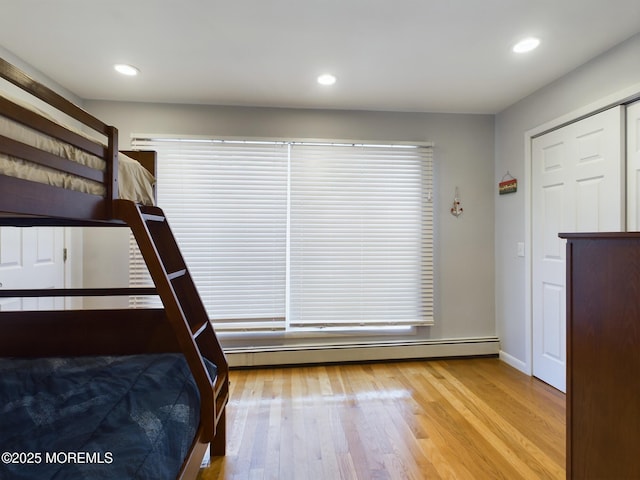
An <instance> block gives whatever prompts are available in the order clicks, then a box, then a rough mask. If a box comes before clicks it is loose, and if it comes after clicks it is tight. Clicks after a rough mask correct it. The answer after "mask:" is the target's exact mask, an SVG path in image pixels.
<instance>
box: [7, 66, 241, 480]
mask: <svg viewBox="0 0 640 480" xmlns="http://www.w3.org/2000/svg"><path fill="white" fill-rule="evenodd" d="M0 76H1V77H2V78H4V79H5V80H7V81H9V82H10V83H12V84H14V85H16V86H18V87H19V88H21V89H22V90H24V91H25V92H28V93H29V94H31V95H33V96H34V97H37V98H38V99H40V100H42V101H44V102H45V103H46V104H48V105H50V106H51V107H54V108H55V109H56V110H57V111H59V112H62V113H64V114H65V115H67V116H68V117H70V118H72V119H74V120H75V121H76V122H78V123H80V124H81V125H82V127H81V128H82V130H83V131H84V130H87V129H91V130H92V131H94V132H98V133H99V134H101V135H103V136H104V137H105V139H106V141H105V142H104V143H105V144H106V145H104V144H102V143H95V142H92V141H90V140H87V138H86V137H85V136H83V135H78V134H77V133H75V132H74V131H73V130H70V129H67V128H66V127H63V126H60V125H58V124H56V123H54V122H52V121H50V119H48V118H46V117H43V116H41V115H39V114H38V113H34V112H33V111H30V110H28V109H25V108H23V107H22V106H20V105H19V104H16V103H14V102H13V101H11V100H7V99H6V98H4V97H2V96H0V115H1V116H4V117H8V118H11V119H12V120H13V121H16V122H19V123H21V124H23V125H26V126H29V127H30V128H33V129H35V130H37V131H39V132H42V133H44V134H46V135H48V136H50V137H53V138H56V139H58V140H60V141H63V142H65V143H67V144H69V145H72V146H73V147H74V148H79V149H82V150H84V151H87V152H90V153H91V154H93V155H95V156H97V157H99V158H102V159H104V160H105V161H106V165H107V168H106V170H105V171H104V172H103V171H98V170H90V169H88V168H86V167H83V166H80V165H78V164H77V163H75V162H73V161H69V160H66V159H63V158H60V157H57V156H55V155H52V154H50V153H46V152H44V151H42V150H39V149H36V148H33V147H30V146H27V145H25V144H22V143H20V142H17V141H14V140H12V139H10V138H7V137H4V136H1V135H0V153H4V154H6V155H10V156H12V157H17V158H21V159H26V160H28V161H30V162H34V163H37V164H40V165H44V166H47V167H50V168H54V169H56V170H59V171H63V172H67V173H70V174H73V175H78V176H81V177H85V178H90V179H92V180H94V181H98V182H100V183H101V184H103V185H104V188H105V191H106V194H105V195H104V196H95V195H90V194H86V193H81V192H78V191H73V190H68V189H65V188H59V187H54V186H50V185H46V184H41V183H36V182H33V181H28V180H22V179H18V178H14V177H10V176H5V175H0V212H1V213H0V226H20V227H28V226H120V227H127V226H128V227H129V228H131V230H132V232H133V234H134V236H135V238H136V241H137V243H138V245H139V247H140V251H141V253H142V256H143V258H144V260H145V262H146V264H147V267H148V269H149V272H150V274H151V277H152V280H153V282H154V284H155V288H133V289H131V288H104V289H58V290H2V289H0V297H5V298H6V297H10V298H13V297H35V296H43V297H53V296H60V297H71V296H114V295H125V296H127V295H149V294H154V295H158V296H159V297H160V298H161V300H162V303H163V305H164V308H162V309H133V308H132V309H120V310H104V311H102V310H100V311H95V310H94V311H90V312H89V314H88V311H87V310H62V311H19V312H15V311H13V312H11V311H0V331H1V332H2V334H1V335H0V356H3V357H7V356H14V357H45V356H84V355H129V354H137V353H159V352H181V353H182V354H183V355H184V357H185V359H186V361H187V363H188V365H189V369H190V371H191V373H192V375H193V378H194V379H195V382H196V385H197V388H198V392H199V394H200V423H199V427H198V428H197V433H196V436H195V439H194V440H193V443H192V445H191V448H190V450H189V453H188V455H187V457H186V458H185V459H184V463H183V465H182V468H181V471H180V475H179V478H195V477H196V476H197V473H198V470H199V468H200V465H201V461H202V458H203V456H204V454H205V452H206V450H207V448H208V447H209V446H210V448H211V455H213V456H220V455H224V454H225V437H226V433H225V406H226V404H227V401H228V392H229V377H228V364H227V361H226V358H225V354H224V352H223V350H222V348H221V346H220V343H219V341H218V339H217V337H216V334H215V332H214V330H213V328H212V325H211V322H210V321H209V318H208V315H207V313H206V310H205V308H204V306H203V304H202V301H201V299H200V296H199V294H198V291H197V289H196V287H195V285H194V283H193V280H192V278H191V276H190V274H189V271H188V269H187V267H186V264H185V262H184V259H183V257H182V255H181V253H180V250H179V248H178V245H177V243H176V241H175V238H174V236H173V234H172V232H171V229H170V227H169V224H168V223H167V220H166V218H165V216H164V213H163V211H162V210H161V209H160V208H158V207H152V206H141V205H138V204H136V203H134V202H133V201H130V200H121V199H119V195H118V185H119V183H118V182H119V179H118V163H117V162H118V131H117V129H116V128H115V127H113V126H109V125H106V124H104V123H103V122H101V121H100V120H98V119H97V118H95V117H93V116H92V115H90V114H89V113H87V112H85V111H84V110H82V109H80V108H79V107H77V106H76V105H74V104H73V103H71V102H69V101H68V100H67V99H65V98H64V97H62V96H60V95H58V94H57V93H55V92H54V91H53V90H51V89H49V88H48V87H46V86H45V85H42V84H41V83H39V82H37V81H35V80H33V79H32V78H30V77H29V76H28V75H26V74H25V73H23V72H22V71H21V70H19V69H18V68H16V67H15V66H13V65H11V64H10V63H9V62H7V61H6V60H4V59H1V58H0ZM128 155H129V156H132V157H138V159H139V160H140V161H141V163H142V164H143V165H149V164H151V165H153V164H154V163H155V162H154V160H155V154H154V153H151V154H150V153H149V152H142V153H140V154H138V153H136V152H128ZM204 358H206V359H208V360H210V361H211V362H212V363H214V364H215V365H216V367H217V376H216V377H215V378H211V376H210V375H209V373H208V371H207V368H206V366H205V362H204V360H203V359H204Z"/></svg>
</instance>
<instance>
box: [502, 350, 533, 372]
mask: <svg viewBox="0 0 640 480" xmlns="http://www.w3.org/2000/svg"><path fill="white" fill-rule="evenodd" d="M499 356H500V360H502V361H503V362H504V363H506V364H507V365H511V366H512V367H513V368H515V369H517V370H520V371H521V372H522V373H525V374H527V375H531V369H530V368H529V366H528V365H527V364H526V363H525V362H523V361H522V360H519V359H517V358H516V357H514V356H512V355H509V354H508V353H506V352H504V351H503V350H500V354H499Z"/></svg>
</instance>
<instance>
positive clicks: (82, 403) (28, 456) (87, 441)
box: [0, 354, 216, 480]
mask: <svg viewBox="0 0 640 480" xmlns="http://www.w3.org/2000/svg"><path fill="white" fill-rule="evenodd" d="M207 367H208V368H209V371H210V374H211V375H212V378H215V375H216V367H215V365H213V364H211V363H209V362H207ZM199 420H200V396H199V393H198V389H197V387H196V384H195V381H194V379H193V377H192V375H191V372H190V370H189V367H188V365H187V362H186V360H185V358H184V356H182V355H181V354H149V355H147V354H145V355H130V356H95V357H68V358H67V357H55V358H30V359H23V358H11V359H9V358H0V456H1V458H0V478H1V479H5V478H6V479H36V478H37V479H67V478H72V479H106V478H109V479H154V480H156V479H172V478H175V477H176V476H177V475H178V473H179V471H180V468H181V466H182V463H183V461H184V458H185V456H186V454H187V452H188V451H189V448H190V446H191V444H192V442H193V440H194V437H195V433H196V430H197V427H198V423H199Z"/></svg>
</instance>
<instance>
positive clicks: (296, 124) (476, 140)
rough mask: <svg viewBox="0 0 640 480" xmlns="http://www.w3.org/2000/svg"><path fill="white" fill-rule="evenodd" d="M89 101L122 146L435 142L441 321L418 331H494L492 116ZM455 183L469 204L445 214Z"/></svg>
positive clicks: (453, 334)
mask: <svg viewBox="0 0 640 480" xmlns="http://www.w3.org/2000/svg"><path fill="white" fill-rule="evenodd" d="M85 107H86V108H87V109H88V110H89V111H90V112H91V113H93V114H94V115H95V116H97V117H98V118H100V119H101V120H103V121H105V122H107V123H111V124H114V125H116V126H117V127H118V129H119V134H120V137H119V138H120V147H121V148H128V147H129V140H130V136H131V134H132V133H156V134H159V133H165V134H171V133H173V134H186V135H209V136H218V137H242V138H248V137H259V138H296V139H300V138H322V139H333V138H338V139H349V140H383V141H418V142H419V141H433V142H435V150H434V153H435V172H436V176H437V182H438V186H437V190H436V192H435V194H436V197H435V202H436V203H435V209H436V212H437V223H436V229H437V235H436V298H437V300H436V306H435V307H436V308H435V323H436V324H435V326H433V327H429V328H423V329H422V330H421V331H420V332H419V337H420V338H423V339H460V338H475V337H493V336H495V310H494V299H495V292H494V274H493V269H494V258H493V254H494V250H493V243H494V238H493V236H494V229H493V225H494V198H493V190H494V182H493V159H494V151H493V142H494V129H493V116H491V115H448V114H414V113H386V112H361V111H326V110H296V109H273V108H234V107H214V106H195V105H167V104H136V103H118V102H105V101H87V102H85ZM456 186H458V187H459V191H460V199H461V202H462V206H463V208H464V214H463V215H462V216H461V217H459V218H457V219H456V218H455V217H453V216H451V215H450V213H449V209H450V208H451V203H452V202H453V195H454V189H455V187H456ZM125 253H126V252H125ZM117 264H118V265H122V267H123V268H125V266H126V262H125V260H124V259H121V260H118V263H117ZM88 280H89V281H91V279H88Z"/></svg>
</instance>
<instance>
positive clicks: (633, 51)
mask: <svg viewBox="0 0 640 480" xmlns="http://www.w3.org/2000/svg"><path fill="white" fill-rule="evenodd" d="M635 86H638V94H640V35H636V36H634V37H632V38H630V39H628V40H627V41H626V42H623V43H622V44H620V45H618V46H617V47H615V48H613V49H612V50H610V51H608V52H605V53H604V54H602V55H600V56H599V57H597V58H595V59H593V60H592V61H590V62H588V63H586V64H584V65H583V66H581V67H579V68H577V69H576V70H574V71H573V72H571V73H569V74H568V75H566V76H564V77H562V78H560V79H558V80H556V81H555V82H553V83H551V84H549V85H547V86H546V87H544V88H542V89H540V90H538V91H537V92H535V93H534V94H532V95H530V96H528V97H527V98H525V99H523V100H521V101H520V102H518V103H516V104H514V105H512V106H510V107H509V108H507V109H505V110H504V111H502V112H500V113H499V114H498V115H496V121H495V155H496V156H495V181H499V179H500V178H501V177H502V175H504V173H505V172H506V171H509V172H510V173H511V174H512V175H513V176H515V177H517V178H518V179H519V180H520V183H521V184H522V185H523V186H524V185H525V184H526V179H527V178H528V175H529V172H527V171H525V145H524V142H525V134H526V132H528V131H531V130H532V129H535V128H537V127H539V126H540V125H545V124H547V123H549V122H551V123H553V122H554V121H555V120H556V119H558V118H561V117H566V116H569V117H570V116H571V115H572V114H573V113H574V112H578V111H583V110H584V109H585V108H586V107H588V106H590V105H593V104H598V103H599V102H600V101H601V100H603V99H606V98H609V97H616V95H617V93H618V92H623V91H628V90H635ZM527 193H528V192H526V191H525V189H524V188H522V189H521V188H518V192H517V193H516V194H513V195H503V196H499V195H498V194H497V192H495V193H494V195H495V222H496V223H495V259H496V263H495V278H496V327H497V332H498V335H499V337H500V341H501V349H502V352H503V353H504V354H506V355H507V356H509V357H510V359H511V360H513V361H514V362H515V363H516V364H519V365H517V366H521V367H527V366H528V365H529V363H530V359H529V358H528V348H527V341H528V339H529V332H528V330H529V325H528V323H527V320H526V318H527V312H526V310H525V294H526V292H525V288H526V271H525V267H526V265H525V259H524V258H522V257H517V255H516V244H517V242H528V241H529V239H527V238H525V232H526V223H525V222H526V219H527V215H526V213H527V212H526V210H525V208H526V197H525V195H526V194H527Z"/></svg>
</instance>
